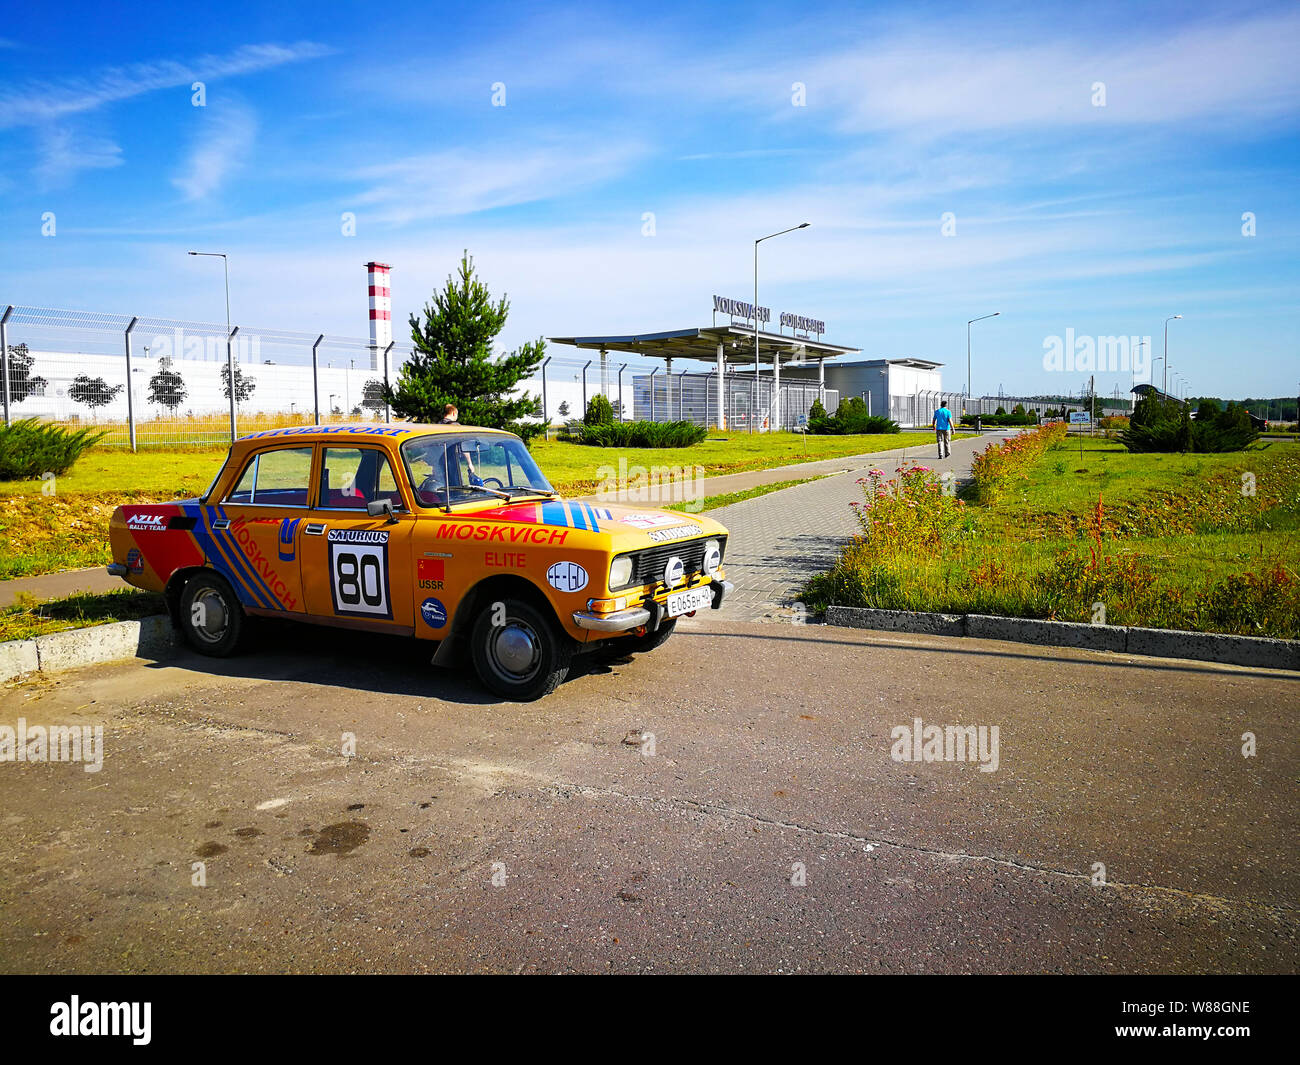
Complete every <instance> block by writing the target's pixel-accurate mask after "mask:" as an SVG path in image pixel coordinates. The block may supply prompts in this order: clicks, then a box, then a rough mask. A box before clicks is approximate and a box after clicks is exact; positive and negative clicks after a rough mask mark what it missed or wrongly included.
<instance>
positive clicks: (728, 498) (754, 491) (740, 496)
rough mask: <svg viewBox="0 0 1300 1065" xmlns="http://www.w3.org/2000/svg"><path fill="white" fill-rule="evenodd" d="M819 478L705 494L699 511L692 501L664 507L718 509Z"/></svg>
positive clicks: (668, 508) (798, 479)
mask: <svg viewBox="0 0 1300 1065" xmlns="http://www.w3.org/2000/svg"><path fill="white" fill-rule="evenodd" d="M819 479H820V478H817V477H799V478H797V479H795V480H793V481H774V482H773V483H772V484H760V485H756V486H755V487H753V488H746V489H744V490H743V491H740V492H724V493H723V494H722V495H718V496H705V497H704V500H703V504H704V505H703V506H702V507H700V508H699V511H692V510H691V509H690V508H691V504H690V503H669V504H667V505H666V506H665V507H664V510H682V511H686V512H688V513H700V512H702V511H706V510H717V509H718V508H719V507H729V506H731V504H732V503H739V502H741V501H742V500H745V499H757V498H758V497H759V496H765V495H767V494H768V493H770V492H779V491H781V489H782V488H793V487H794V486H795V485H797V484H807V483H808V482H809V481H816V480H819Z"/></svg>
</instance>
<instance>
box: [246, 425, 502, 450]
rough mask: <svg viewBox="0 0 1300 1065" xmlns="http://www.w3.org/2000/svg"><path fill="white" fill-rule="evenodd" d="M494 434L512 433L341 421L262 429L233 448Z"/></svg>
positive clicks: (480, 427) (462, 427)
mask: <svg viewBox="0 0 1300 1065" xmlns="http://www.w3.org/2000/svg"><path fill="white" fill-rule="evenodd" d="M466 432H473V433H497V434H499V435H501V436H510V435H512V434H510V433H508V432H506V431H505V430H504V429H488V428H484V427H482V426H477V425H462V424H461V423H460V422H452V423H450V424H447V425H442V424H438V425H433V424H429V423H426V422H387V423H385V422H344V423H341V424H338V425H334V424H330V425H289V426H285V427H284V428H283V429H265V430H263V431H262V432H258V433H249V434H248V435H247V436H241V437H240V438H239V439H238V440H236V441H235V445H234V446H235V447H236V448H239V449H241V450H247V449H248V448H250V447H253V446H254V445H256V444H260V443H262V442H263V441H274V440H281V439H284V440H294V441H301V442H302V443H304V444H314V443H316V442H317V441H320V440H347V441H350V442H359V441H362V440H369V441H372V442H373V441H376V440H396V441H397V442H399V443H400V442H401V441H403V440H409V439H411V438H412V437H417V436H430V435H434V434H439V433H466Z"/></svg>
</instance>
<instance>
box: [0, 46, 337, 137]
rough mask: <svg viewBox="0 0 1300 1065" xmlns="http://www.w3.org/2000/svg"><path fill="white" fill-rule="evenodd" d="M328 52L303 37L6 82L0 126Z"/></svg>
mask: <svg viewBox="0 0 1300 1065" xmlns="http://www.w3.org/2000/svg"><path fill="white" fill-rule="evenodd" d="M330 52H331V49H329V48H327V47H326V46H325V45H321V44H314V43H311V42H309V41H304V42H300V43H297V44H291V45H278V44H248V45H244V46H243V47H241V48H237V49H236V50H235V51H233V52H230V53H227V54H226V55H205V56H200V57H198V58H196V59H192V60H184V61H182V60H160V61H156V62H150V63H134V64H132V65H130V66H125V67H110V68H107V69H104V70H101V71H99V72H98V73H96V74H93V75H91V76H89V77H86V78H70V79H64V80H60V81H29V82H26V83H18V84H10V85H8V86H6V87H5V88H4V89H0V129H5V128H12V127H16V126H29V125H40V124H43V123H48V122H53V121H56V120H58V119H61V118H64V117H66V116H68V115H74V114H82V113H85V112H89V111H95V110H98V109H99V108H101V107H104V106H106V105H108V104H112V103H118V102H121V101H123V100H130V99H132V98H134V97H137V96H142V95H144V94H145V93H150V92H155V91H157V90H159V89H172V88H176V87H177V86H181V85H184V86H189V85H190V84H192V83H193V82H195V81H204V82H206V81H210V80H214V79H217V78H229V77H235V76H237V75H241V74H251V73H255V72H257V71H261V70H269V69H271V68H273V67H279V66H284V65H285V64H287V63H298V62H302V61H303V60H307V59H315V58H317V57H319V56H324V55H328V54H330Z"/></svg>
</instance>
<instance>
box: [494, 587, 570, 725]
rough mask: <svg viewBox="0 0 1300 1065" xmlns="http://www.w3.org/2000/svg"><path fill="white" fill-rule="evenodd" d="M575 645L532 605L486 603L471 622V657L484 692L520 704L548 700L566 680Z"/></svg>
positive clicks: (513, 601)
mask: <svg viewBox="0 0 1300 1065" xmlns="http://www.w3.org/2000/svg"><path fill="white" fill-rule="evenodd" d="M573 650H574V646H573V641H572V640H571V639H570V638H569V637H568V635H567V634H565V633H563V632H561V631H559V629H558V628H557V627H556V625H555V623H554V622H553V621H551V619H550V618H548V617H546V615H545V614H543V613H542V611H540V610H538V609H537V608H536V607H535V606H533V605H532V604H530V603H525V602H523V601H521V600H519V599H506V600H503V601H501V602H500V605H498V604H497V603H490V604H488V607H487V609H486V610H484V611H483V612H482V613H481V614H480V615H479V616H478V618H477V619H475V622H474V628H473V631H472V632H471V634H470V654H471V656H472V658H473V660H474V670H475V672H476V673H478V676H479V680H481V681H482V682H483V683H484V685H485V686H487V687H488V688H490V689H491V690H492V691H494V692H496V693H497V694H498V695H502V696H505V697H506V698H507V699H515V700H518V701H520V702H528V701H531V700H533V699H540V698H541V697H542V696H543V695H549V694H550V693H551V692H553V691H554V690H555V689H556V687H558V686H559V684H560V682H561V681H563V680H564V678H565V677H566V676H568V674H569V666H570V664H571V663H572V661H573Z"/></svg>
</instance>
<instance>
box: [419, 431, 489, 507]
mask: <svg viewBox="0 0 1300 1065" xmlns="http://www.w3.org/2000/svg"><path fill="white" fill-rule="evenodd" d="M462 459H463V460H464V467H463V469H464V472H465V474H466V475H467V477H468V481H469V486H470V487H473V488H481V487H482V486H483V480H482V478H480V477H479V476H478V474H477V473H476V472H475V470H474V463H473V460H471V459H470V457H469V454H468V453H467V452H466V451H464V450H463V449H462V448H461V446H460V444H458V443H454V442H452V443H446V444H440V443H438V442H437V441H431V442H430V443H429V444H427V445H426V446H425V447H424V448H422V449H421V450H420V451H418V452H416V453H415V454H413V455H412V456H411V461H412V468H413V472H414V473H415V474H416V475H417V477H419V478H420V481H419V487H418V489H417V493H416V494H417V495H419V496H420V502H421V503H423V504H424V505H425V506H435V505H439V504H441V503H443V502H444V501H445V497H446V494H447V485H448V483H450V484H452V485H459V484H462V483H464V482H463V481H462V479H461V472H462V466H461V461H462ZM416 463H423V464H424V465H425V466H427V467H428V472H427V473H425V472H424V471H423V470H421V469H419V468H418V467H417V466H416Z"/></svg>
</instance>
